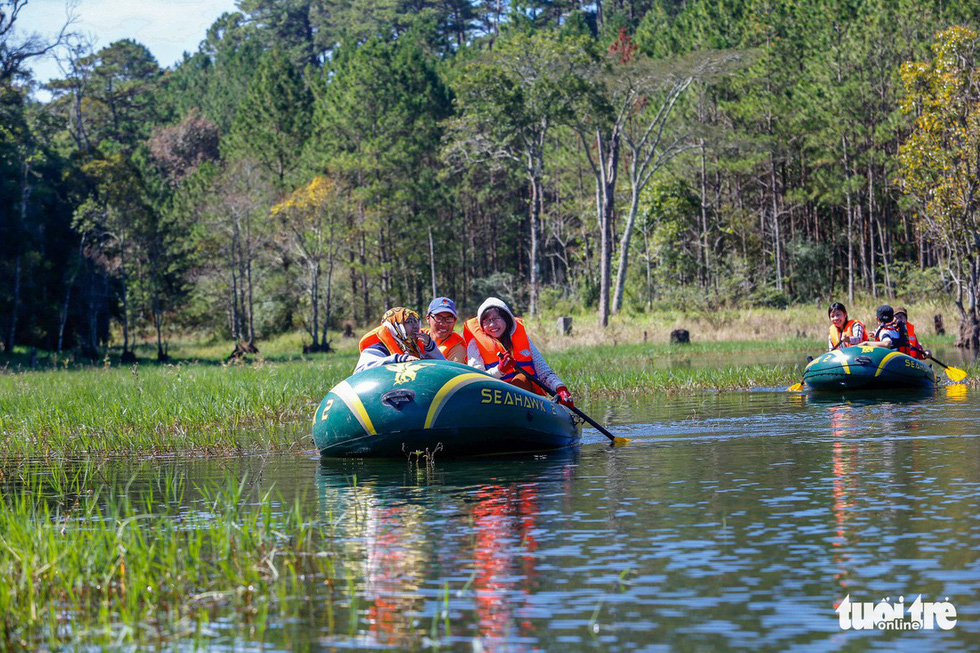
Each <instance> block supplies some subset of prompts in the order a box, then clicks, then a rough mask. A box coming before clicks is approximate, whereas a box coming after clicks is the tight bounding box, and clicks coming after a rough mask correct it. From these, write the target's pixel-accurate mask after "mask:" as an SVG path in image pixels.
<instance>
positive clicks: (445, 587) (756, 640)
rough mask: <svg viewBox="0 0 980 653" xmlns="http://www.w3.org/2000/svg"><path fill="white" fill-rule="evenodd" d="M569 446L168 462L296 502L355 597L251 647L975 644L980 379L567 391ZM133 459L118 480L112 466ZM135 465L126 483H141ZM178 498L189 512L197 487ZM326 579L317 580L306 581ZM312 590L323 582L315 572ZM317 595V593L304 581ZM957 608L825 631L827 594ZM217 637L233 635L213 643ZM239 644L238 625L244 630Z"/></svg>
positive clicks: (200, 480)
mask: <svg viewBox="0 0 980 653" xmlns="http://www.w3.org/2000/svg"><path fill="white" fill-rule="evenodd" d="M583 408H587V410H588V411H589V412H590V414H592V416H593V417H595V418H596V419H597V420H598V421H600V422H601V423H603V424H606V425H608V426H609V428H610V429H612V430H613V431H614V432H615V433H616V434H617V435H625V436H627V437H629V438H631V439H632V440H633V442H632V443H631V444H629V445H627V446H624V447H616V448H612V447H609V446H608V444H607V441H606V439H605V438H604V437H603V436H602V435H600V434H599V433H598V432H596V431H594V430H591V429H587V430H586V432H585V436H584V443H583V445H582V447H581V448H580V449H577V450H572V451H565V452H561V453H557V454H550V455H547V456H535V457H524V458H516V459H493V458H488V459H480V460H469V461H467V460H458V461H448V460H446V461H441V460H436V461H435V464H434V465H429V466H426V465H418V464H415V463H407V462H405V461H384V460H370V461H368V460H324V461H320V460H319V458H318V457H317V456H316V455H315V454H314V453H313V452H311V453H310V454H309V455H308V456H298V457H297V456H292V457H266V458H250V459H224V460H208V461H195V462H179V461H172V462H167V463H161V464H156V465H154V466H151V467H144V468H143V469H142V471H139V474H140V475H142V476H146V477H147V478H149V477H151V476H152V474H153V473H159V469H158V468H161V467H162V468H164V469H165V470H166V471H167V472H168V473H172V474H178V475H182V476H184V477H186V478H187V480H188V481H190V482H191V483H192V484H194V485H197V486H201V487H205V486H208V485H209V484H214V483H220V482H221V479H223V478H226V477H227V475H229V474H230V475H231V476H233V477H242V476H245V477H247V478H248V479H249V481H248V483H249V491H248V494H249V496H253V497H258V496H260V495H261V494H263V493H264V492H266V491H267V490H268V489H269V488H273V487H274V488H275V492H276V493H278V494H281V495H282V501H283V502H284V505H288V504H289V503H290V502H291V500H292V499H293V498H294V497H304V503H303V505H304V506H305V508H304V509H305V510H306V511H308V513H309V515H308V518H309V519H311V520H321V521H322V522H325V523H326V522H329V524H330V525H331V526H332V527H334V528H335V529H336V531H335V532H336V533H337V537H339V538H341V539H342V547H343V549H344V550H345V551H346V552H347V553H348V554H350V555H349V556H348V559H349V560H351V561H353V562H352V563H350V565H349V567H347V568H344V569H342V570H341V571H339V572H338V578H336V579H332V580H331V582H332V583H334V587H350V588H351V591H352V592H353V596H355V597H356V600H352V601H349V602H346V603H344V605H343V609H342V610H340V612H339V613H338V614H336V615H335V616H334V617H331V618H335V619H336V620H335V622H334V623H328V622H327V621H326V618H325V617H324V616H323V614H324V613H323V612H322V611H320V612H318V611H316V610H314V609H311V610H310V611H309V612H308V614H306V616H302V615H300V616H299V617H291V618H290V619H288V620H283V621H282V622H276V618H275V616H274V615H273V616H272V617H271V621H272V627H270V628H269V629H268V630H267V631H266V632H265V635H264V636H263V639H264V640H265V643H266V645H269V646H272V647H274V648H280V647H281V648H285V647H287V646H288V645H291V646H298V645H302V646H304V647H312V648H318V647H323V648H358V647H362V648H372V649H374V648H389V647H390V648H396V649H403V648H411V649H417V648H423V647H436V646H438V647H445V648H447V649H451V650H486V651H493V650H510V651H522V650H561V649H562V648H567V649H569V650H583V649H589V650H596V651H636V650H661V649H662V650H667V649H674V648H679V649H684V650H698V649H714V650H733V649H740V650H756V649H759V648H763V649H771V650H786V649H793V648H799V649H806V650H827V651H831V650H839V649H840V648H842V647H856V648H872V649H880V650H895V649H899V650H913V649H915V650H919V649H925V650H930V649H934V650H968V649H971V648H972V649H976V648H977V647H978V646H980V621H978V619H977V616H978V613H980V603H978V602H977V597H978V596H980V522H978V521H977V517H976V516H977V515H978V514H980V505H978V503H980V501H978V499H977V496H978V490H980V438H978V437H977V436H978V435H980V393H978V392H977V391H968V390H959V389H951V388H940V389H939V391H938V392H937V393H936V394H935V395H927V396H921V395H919V396H908V395H899V394H895V395H893V396H891V397H889V400H888V401H882V400H881V399H880V398H877V399H876V398H873V397H860V396H854V397H839V396H838V397H820V396H813V395H800V394H792V393H785V392H776V391H753V392H737V393H701V394H687V395H681V394H678V395H671V396H669V397H665V398H660V397H658V398H655V399H654V400H650V399H636V400H629V401H624V402H616V403H609V404H600V405H591V406H587V407H585V406H583ZM128 473H129V472H120V473H119V474H118V477H120V478H125V477H126V476H127V474H128ZM139 488H140V481H139V479H137V480H136V481H135V482H134V483H133V485H132V491H133V492H139ZM184 501H185V502H186V507H185V510H186V511H188V512H194V511H197V510H204V509H205V508H206V506H205V505H204V504H203V503H202V501H203V500H202V499H201V498H199V497H198V498H195V495H194V493H190V494H188V496H186V497H185V498H184ZM323 580H326V579H323ZM311 588H313V589H311V590H310V591H311V592H312V593H311V594H310V596H308V597H305V598H304V601H306V602H307V603H309V604H310V606H311V608H312V606H315V605H316V604H317V603H318V602H320V601H324V600H325V598H326V597H327V595H328V593H329V591H330V590H329V589H327V585H326V584H325V582H322V581H318V582H317V583H315V584H312V585H311ZM317 588H319V589H317ZM918 595H921V596H922V600H923V601H926V600H928V601H942V600H944V599H945V598H946V597H948V598H949V602H950V603H951V604H952V605H954V606H955V608H956V612H957V617H958V621H957V623H956V625H955V627H953V628H952V629H951V630H942V629H938V628H934V629H932V630H923V631H920V632H896V631H880V630H867V631H855V630H843V629H842V628H841V626H840V623H839V620H838V615H837V614H836V613H835V607H836V606H837V605H838V604H839V603H840V602H841V601H842V600H843V599H844V597H845V596H850V600H851V601H852V602H860V601H864V602H876V603H877V602H879V601H881V600H882V599H884V598H885V597H891V600H893V601H894V600H897V597H899V596H904V597H906V598H905V600H906V604H911V602H912V601H913V600H914V597H916V596H918ZM221 633H222V629H221V627H220V624H219V625H218V626H216V628H215V629H214V633H213V635H212V637H213V641H212V643H214V644H221V643H225V644H228V645H232V646H235V645H236V642H237V645H246V642H243V641H241V640H240V639H236V638H235V636H232V635H222V634H221ZM238 637H240V635H239V636H238Z"/></svg>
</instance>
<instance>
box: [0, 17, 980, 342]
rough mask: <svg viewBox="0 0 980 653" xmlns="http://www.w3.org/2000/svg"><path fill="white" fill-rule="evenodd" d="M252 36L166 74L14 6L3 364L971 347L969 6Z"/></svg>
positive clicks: (230, 24)
mask: <svg viewBox="0 0 980 653" xmlns="http://www.w3.org/2000/svg"><path fill="white" fill-rule="evenodd" d="M238 9H239V11H238V12H236V13H231V14H225V15H224V16H222V17H221V18H220V19H218V20H217V21H216V22H215V23H214V24H213V25H212V26H211V27H210V29H209V30H208V32H207V34H206V37H205V38H204V40H203V41H202V42H201V43H200V46H199V48H198V49H197V51H196V52H194V53H187V54H185V56H184V58H183V60H182V61H181V62H179V64H177V65H175V66H173V67H172V68H168V69H165V68H161V67H160V65H159V64H158V62H157V61H156V60H155V59H154V58H153V56H152V55H151V54H150V52H149V51H148V50H147V49H146V47H144V46H143V45H141V44H140V43H137V42H135V41H133V40H122V41H117V42H115V43H111V44H109V45H107V46H104V47H100V48H96V47H93V46H92V45H91V44H90V43H89V42H88V41H87V40H85V39H83V38H80V37H78V36H76V35H74V34H72V32H71V30H70V27H71V26H70V25H68V26H67V28H68V29H66V30H65V31H64V32H63V34H62V35H61V36H60V37H59V38H57V39H55V40H54V41H52V42H45V41H44V40H43V39H40V38H39V37H37V36H32V35H28V34H23V33H21V32H20V31H18V29H17V17H18V15H19V14H20V13H21V12H26V11H31V10H32V7H31V5H29V4H28V3H27V0H0V39H2V42H0V114H2V119H0V234H2V238H0V343H2V347H3V349H4V351H6V352H7V353H9V352H11V351H13V348H14V347H15V346H33V347H38V348H42V349H46V350H52V351H58V352H61V351H64V350H68V349H73V350H75V351H77V352H79V354H80V355H83V356H88V357H92V358H96V357H99V356H101V353H102V352H104V350H105V347H107V346H108V344H109V338H110V333H111V334H114V336H113V337H114V338H115V337H121V342H120V341H118V340H115V341H114V342H113V344H114V345H120V344H121V345H122V349H123V352H124V356H127V355H128V356H132V354H131V353H130V352H131V348H132V346H133V344H134V342H135V341H136V340H137V339H144V338H147V337H150V336H152V337H155V338H156V341H157V343H158V349H159V357H160V358H161V359H165V358H166V343H167V341H168V338H173V337H174V336H175V335H176V334H186V333H188V332H197V333H204V334H209V335H214V336H218V337H225V338H228V339H229V341H230V342H234V343H235V347H236V351H239V352H248V351H255V350H256V348H257V347H258V346H260V344H261V339H262V338H263V337H268V336H270V335H272V334H276V333H281V332H285V331H289V330H296V329H304V330H305V331H306V332H307V333H308V338H309V341H310V343H311V348H313V349H317V348H324V347H327V329H337V328H340V327H342V326H345V325H348V324H349V325H354V326H356V327H363V326H366V325H369V324H372V323H374V322H375V321H376V320H377V319H378V318H379V316H380V315H381V313H382V311H383V308H384V307H386V306H391V305H408V306H414V307H424V306H425V305H426V304H427V303H428V300H429V299H430V298H431V297H432V296H433V295H436V294H439V295H449V296H452V297H454V298H455V299H456V300H457V302H458V303H459V304H460V305H461V306H462V307H463V308H464V309H468V310H470V311H471V310H473V309H474V308H475V306H476V305H477V304H478V303H479V302H480V301H482V299H484V298H485V297H486V296H487V295H488V294H491V293H492V294H498V295H501V296H503V297H505V298H506V299H508V300H510V301H512V302H513V303H514V304H515V306H516V307H517V308H518V309H519V310H520V311H522V312H528V313H531V314H534V313H537V312H540V311H556V310H559V311H563V312H571V311H576V310H587V311H593V312H596V313H598V315H599V316H600V320H601V323H602V324H604V325H605V324H606V323H607V321H608V319H609V316H610V315H613V314H616V313H620V312H627V313H638V312H643V311H652V310H657V308H658V307H663V306H667V305H670V306H677V305H679V304H688V305H692V306H696V307H701V308H709V309H710V308H711V307H712V306H718V305H744V306H751V305H764V306H776V307H779V306H786V305H789V304H790V303H793V302H803V301H806V302H813V301H820V302H829V301H830V300H832V299H838V300H842V301H853V299H854V296H855V294H860V295H861V296H864V297H867V296H871V297H877V298H882V299H883V300H884V299H889V298H894V297H903V298H907V299H909V300H911V301H914V300H915V299H916V298H921V297H925V296H932V295H935V294H937V293H948V294H949V295H950V296H951V298H952V300H953V301H954V302H955V303H956V305H957V306H958V308H959V309H960V318H961V320H962V327H961V331H960V338H959V344H962V345H964V346H968V347H973V348H977V347H978V339H980V326H978V307H977V300H978V297H977V294H978V290H980V230H978V227H977V219H978V217H977V208H978V207H977V202H978V200H977V198H976V197H975V195H977V193H976V192H975V191H976V188H975V187H976V185H977V183H980V174H978V164H980V147H978V143H980V83H978V82H980V74H978V71H977V56H976V52H975V49H976V46H977V44H978V35H977V33H976V32H975V31H973V28H974V27H975V26H977V24H978V20H977V19H978V17H980V2H978V1H977V0H963V1H961V2H948V1H947V0H848V1H845V0H805V1H802V0H782V1H779V0H725V1H724V2H718V1H717V0H711V1H708V0H616V1H614V2H610V3H603V2H598V3H588V4H579V3H576V2H573V1H568V0H554V1H548V0H520V1H517V0H510V1H508V0H497V1H496V2H484V1H483V0H470V1H467V0H423V1H421V2H401V1H398V0H395V1H390V0H351V1H347V2H338V1H336V0H275V1H274V0H240V1H239V3H238ZM48 51H50V52H52V53H55V54H56V55H57V57H58V59H59V62H60V64H61V70H63V71H64V75H63V77H62V78H61V79H57V80H54V81H52V82H50V83H48V84H46V85H45V86H44V88H40V87H39V84H38V82H37V81H36V80H33V79H31V76H30V72H29V69H28V64H29V62H30V61H31V59H32V58H33V57H36V56H39V55H41V54H43V53H45V52H48ZM38 91H43V92H42V93H39V92H38ZM38 97H45V98H48V99H46V100H43V101H42V100H39V99H37V98H38Z"/></svg>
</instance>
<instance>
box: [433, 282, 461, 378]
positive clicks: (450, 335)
mask: <svg viewBox="0 0 980 653" xmlns="http://www.w3.org/2000/svg"><path fill="white" fill-rule="evenodd" d="M457 317H458V316H457V315H456V304H455V303H453V300H451V299H449V298H448V297H436V298H435V299H433V300H432V301H431V302H430V303H429V310H428V311H426V314H425V321H426V322H428V323H429V328H428V329H426V331H427V332H428V333H429V335H431V336H432V337H433V339H435V341H436V345H437V346H438V347H439V351H441V352H442V355H443V356H445V357H446V360H447V361H455V362H457V363H463V364H464V365H465V364H466V343H465V342H464V341H463V336H461V335H459V334H458V333H456V332H455V331H453V327H455V326H456V319H457Z"/></svg>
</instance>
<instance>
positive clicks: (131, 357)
mask: <svg viewBox="0 0 980 653" xmlns="http://www.w3.org/2000/svg"><path fill="white" fill-rule="evenodd" d="M119 362H121V363H123V364H125V365H132V364H133V363H135V362H137V360H136V352H134V351H124V352H123V353H122V356H120V357H119Z"/></svg>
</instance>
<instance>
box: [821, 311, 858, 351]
mask: <svg viewBox="0 0 980 653" xmlns="http://www.w3.org/2000/svg"><path fill="white" fill-rule="evenodd" d="M827 316H828V317H830V330H829V331H828V334H827V348H828V349H829V350H830V351H834V350H835V349H843V348H844V347H850V346H851V345H860V344H861V343H862V342H864V341H866V340H867V339H868V336H867V331H866V329H865V328H864V325H863V324H861V323H860V322H858V321H857V320H851V319H848V317H847V309H846V308H844V305H843V304H841V303H840V302H834V303H833V304H831V305H830V308H829V309H828V310H827Z"/></svg>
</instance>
